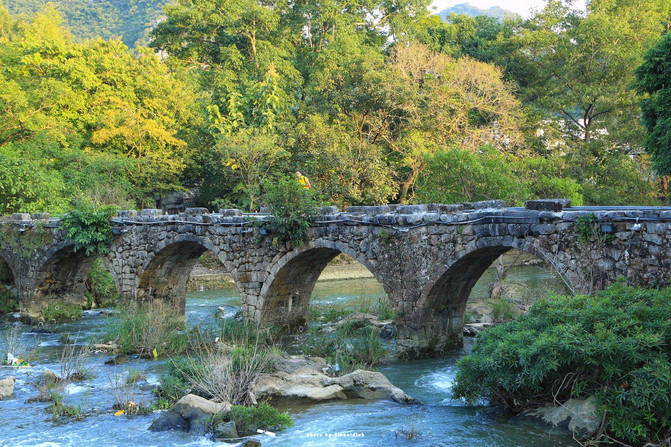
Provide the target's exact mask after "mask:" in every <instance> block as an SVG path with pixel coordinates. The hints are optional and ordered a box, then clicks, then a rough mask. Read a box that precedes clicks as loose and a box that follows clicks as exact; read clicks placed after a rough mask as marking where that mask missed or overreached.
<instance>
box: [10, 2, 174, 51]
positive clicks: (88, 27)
mask: <svg viewBox="0 0 671 447" xmlns="http://www.w3.org/2000/svg"><path fill="white" fill-rule="evenodd" d="M3 4H4V5H5V6H6V7H7V9H9V11H10V12H11V13H12V14H13V15H15V16H18V15H20V14H25V15H29V16H30V15H33V14H35V13H36V12H38V11H39V10H40V9H42V8H44V7H45V6H46V5H50V6H52V7H54V8H55V9H56V10H57V11H59V12H60V13H61V14H62V15H63V18H64V20H65V22H66V23H67V24H68V27H69V28H70V29H71V30H72V34H73V35H74V36H75V37H76V38H77V40H78V41H83V40H85V39H95V38H97V37H102V38H103V39H110V38H116V37H118V36H120V37H121V38H122V39H123V41H124V43H125V44H126V45H128V46H129V47H133V46H135V44H136V43H138V44H139V43H142V42H147V40H148V34H149V30H150V28H151V24H152V23H154V22H155V21H156V20H158V18H159V17H160V15H161V10H162V9H163V6H164V5H165V4H166V2H165V0H130V1H126V2H114V1H109V0H104V1H100V2H88V1H82V0H75V1H63V0H58V1H55V2H47V1H43V0H37V1H35V0H5V1H4V2H3Z"/></svg>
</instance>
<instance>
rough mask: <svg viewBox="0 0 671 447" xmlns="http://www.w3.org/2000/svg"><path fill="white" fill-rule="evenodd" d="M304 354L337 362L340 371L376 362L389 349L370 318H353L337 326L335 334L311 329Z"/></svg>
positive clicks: (361, 367) (330, 362)
mask: <svg viewBox="0 0 671 447" xmlns="http://www.w3.org/2000/svg"><path fill="white" fill-rule="evenodd" d="M303 353H304V354H306V355H314V356H318V357H324V358H325V359H326V361H327V362H328V363H329V364H330V365H336V364H338V365H339V366H340V372H341V373H343V374H344V373H348V372H351V371H354V370H357V369H367V368H371V367H373V366H375V365H377V364H378V363H379V362H380V361H381V360H382V358H383V357H384V356H385V354H386V352H385V350H384V348H383V347H382V344H381V343H380V337H379V330H378V329H377V328H375V327H372V326H370V325H369V323H368V322H367V321H350V322H347V323H345V324H342V325H340V326H338V328H337V330H336V331H335V333H330V334H322V333H319V332H316V331H313V330H310V331H309V332H308V333H307V334H306V340H305V345H304V346H303Z"/></svg>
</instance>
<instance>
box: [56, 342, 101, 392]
mask: <svg viewBox="0 0 671 447" xmlns="http://www.w3.org/2000/svg"><path fill="white" fill-rule="evenodd" d="M78 338H79V334H78V335H77V336H76V337H75V339H74V340H73V342H72V343H69V344H66V345H65V347H64V348H63V352H62V353H61V359H60V372H61V379H62V380H63V381H64V382H81V381H82V380H88V379H92V378H93V377H94V373H93V368H92V367H91V365H90V364H89V360H90V357H91V348H90V347H89V346H77V344H76V343H77V339H78Z"/></svg>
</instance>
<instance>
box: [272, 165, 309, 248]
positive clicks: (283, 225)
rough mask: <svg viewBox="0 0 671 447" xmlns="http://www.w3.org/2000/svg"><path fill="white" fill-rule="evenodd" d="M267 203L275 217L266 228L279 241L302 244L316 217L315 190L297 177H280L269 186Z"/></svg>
mask: <svg viewBox="0 0 671 447" xmlns="http://www.w3.org/2000/svg"><path fill="white" fill-rule="evenodd" d="M266 189H267V192H266V195H265V196H264V200H265V203H266V205H267V206H268V207H269V208H270V212H271V214H272V218H271V219H270V220H269V221H268V223H267V225H268V228H269V229H270V231H271V232H272V233H273V234H274V235H275V237H276V239H275V241H276V242H279V243H284V242H291V243H292V244H295V245H300V244H302V243H303V242H305V239H306V238H307V230H308V228H310V223H311V222H312V221H313V220H314V218H315V217H316V216H317V212H318V207H319V198H318V196H317V193H316V192H315V190H314V189H306V188H304V187H303V186H301V184H300V183H299V182H298V180H297V179H296V178H293V177H285V178H280V179H279V180H278V181H276V182H273V183H272V184H267V185H266Z"/></svg>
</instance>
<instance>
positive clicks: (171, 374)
mask: <svg viewBox="0 0 671 447" xmlns="http://www.w3.org/2000/svg"><path fill="white" fill-rule="evenodd" d="M166 366H167V368H168V369H167V371H166V372H165V373H163V374H162V375H161V378H160V386H159V387H158V388H157V389H156V391H155V393H156V395H157V396H158V397H159V398H160V399H162V400H164V401H165V402H167V403H169V404H173V403H175V402H177V401H178V400H179V399H181V398H182V397H184V396H185V395H187V394H188V393H190V392H191V391H192V390H191V383H190V381H189V377H193V376H195V375H196V374H197V373H198V371H195V370H194V369H195V368H200V367H201V364H200V363H198V362H193V361H191V360H189V359H185V358H181V357H175V358H171V359H169V360H168V361H167V362H166ZM194 391H195V392H196V393H197V392H198V391H197V390H194Z"/></svg>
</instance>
